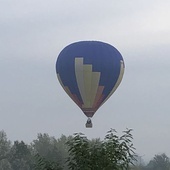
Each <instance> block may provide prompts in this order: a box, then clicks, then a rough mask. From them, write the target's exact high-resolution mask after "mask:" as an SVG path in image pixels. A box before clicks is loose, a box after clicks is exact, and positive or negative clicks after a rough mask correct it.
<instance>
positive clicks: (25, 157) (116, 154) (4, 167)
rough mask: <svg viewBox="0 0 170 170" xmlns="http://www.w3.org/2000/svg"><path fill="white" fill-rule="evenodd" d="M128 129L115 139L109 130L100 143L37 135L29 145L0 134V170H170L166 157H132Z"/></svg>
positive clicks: (79, 135) (133, 151)
mask: <svg viewBox="0 0 170 170" xmlns="http://www.w3.org/2000/svg"><path fill="white" fill-rule="evenodd" d="M132 140H133V137H132V134H131V130H128V129H127V130H125V131H124V132H123V135H122V136H120V137H119V136H118V135H117V132H116V131H115V130H113V129H111V130H110V131H108V133H107V134H106V136H105V139H104V140H100V139H92V140H88V139H87V137H86V136H84V135H83V134H81V133H79V134H74V135H73V136H68V137H66V136H65V135H61V137H60V138H58V139H56V138H55V137H51V136H49V135H48V134H46V133H44V134H41V133H40V134H38V135H37V139H35V140H33V141H32V142H31V143H30V144H26V143H25V142H24V141H14V142H13V143H12V142H11V141H10V140H9V139H8V138H7V135H6V133H5V132H4V131H0V170H104V169H105V170H112V169H117V170H170V160H169V157H168V156H167V155H166V154H161V155H155V157H154V158H153V159H152V160H151V161H150V162H149V163H148V164H147V165H144V164H143V163H142V162H141V157H140V156H137V155H136V154H135V148H134V146H133V143H132Z"/></svg>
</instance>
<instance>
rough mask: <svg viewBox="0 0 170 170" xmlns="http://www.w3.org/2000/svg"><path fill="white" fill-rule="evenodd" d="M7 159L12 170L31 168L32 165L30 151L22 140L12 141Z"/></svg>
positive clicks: (28, 169)
mask: <svg viewBox="0 0 170 170" xmlns="http://www.w3.org/2000/svg"><path fill="white" fill-rule="evenodd" d="M9 160H10V163H11V166H12V169H13V170H23V169H24V170H31V169H32V167H33V159H32V155H31V151H30V149H29V146H28V145H26V144H25V143H24V142H23V141H21V142H19V141H15V142H14V145H13V146H12V148H11V151H10V159H9Z"/></svg>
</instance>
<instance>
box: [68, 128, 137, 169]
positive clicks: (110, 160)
mask: <svg viewBox="0 0 170 170" xmlns="http://www.w3.org/2000/svg"><path fill="white" fill-rule="evenodd" d="M131 140H132V135H131V130H126V131H124V134H123V135H122V136H121V137H118V136H117V133H116V131H115V130H113V129H111V130H110V131H108V133H107V135H106V136H105V139H104V141H102V142H100V141H98V142H96V143H93V144H91V143H90V141H89V140H88V139H87V137H85V136H84V135H83V134H81V133H76V134H75V135H74V137H73V138H72V139H71V140H69V141H68V142H67V145H68V146H69V147H70V149H69V155H70V156H69V157H68V159H67V162H68V166H69V168H70V169H71V170H96V169H97V170H112V169H114V170H124V169H128V167H129V164H131V163H132V162H133V160H134V150H135V148H134V147H133V144H132V141H131Z"/></svg>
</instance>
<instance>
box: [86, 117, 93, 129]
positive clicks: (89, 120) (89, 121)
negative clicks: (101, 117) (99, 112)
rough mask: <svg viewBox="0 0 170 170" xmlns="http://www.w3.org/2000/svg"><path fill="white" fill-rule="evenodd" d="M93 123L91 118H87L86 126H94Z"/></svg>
mask: <svg viewBox="0 0 170 170" xmlns="http://www.w3.org/2000/svg"><path fill="white" fill-rule="evenodd" d="M92 126H93V124H92V121H91V119H90V118H88V119H87V122H86V128H92Z"/></svg>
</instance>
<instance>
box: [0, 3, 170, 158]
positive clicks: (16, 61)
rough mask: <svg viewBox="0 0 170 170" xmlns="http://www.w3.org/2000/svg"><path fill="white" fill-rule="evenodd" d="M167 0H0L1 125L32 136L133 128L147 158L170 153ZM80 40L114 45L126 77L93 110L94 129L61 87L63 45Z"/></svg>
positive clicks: (16, 135)
mask: <svg viewBox="0 0 170 170" xmlns="http://www.w3.org/2000/svg"><path fill="white" fill-rule="evenodd" d="M169 7H170V1H169V0H129V1H128V0H107V1H106V0H48V1H47V0H0V117H1V118H0V130H1V129H3V130H4V131H5V132H6V133H7V135H8V138H9V139H11V140H12V141H13V140H24V141H25V142H31V141H32V140H33V139H35V138H36V137H37V133H48V134H49V135H51V136H55V137H60V135H61V134H65V135H72V134H73V133H75V132H82V133H84V134H85V135H87V136H88V137H89V138H96V137H101V138H103V137H104V136H105V134H106V132H107V131H108V130H109V129H110V128H114V129H116V130H117V131H118V132H119V134H121V132H122V131H123V130H125V129H126V128H132V129H133V136H134V140H133V143H134V145H135V147H136V149H137V150H136V152H137V153H138V154H140V155H141V156H143V155H144V156H143V159H148V158H152V157H153V156H154V155H155V154H160V153H166V154H167V155H168V156H170V147H169V143H170V97H169V96H170V90H169V88H170V76H169V73H170V56H169V54H170V10H169ZM80 40H99V41H104V42H107V43H110V44H112V45H113V46H115V47H116V48H117V49H118V50H119V51H120V52H121V54H122V56H123V58H124V60H125V74H124V77H123V81H122V83H121V85H120V86H119V88H118V89H117V91H116V92H115V93H114V94H113V96H112V97H111V98H110V99H109V100H108V101H107V102H106V103H105V104H104V105H103V106H102V107H101V108H100V109H99V110H98V111H97V112H96V114H95V116H94V117H93V126H94V127H93V128H92V129H86V128H85V122H86V117H85V115H84V114H83V113H82V112H81V110H80V109H79V108H78V107H77V106H76V105H75V104H74V103H73V102H72V101H71V99H70V98H69V97H68V96H67V95H66V94H65V92H64V91H63V89H62V88H61V86H60V84H59V82H58V80H57V77H56V73H55V62H56V59H57V56H58V54H59V52H60V51H61V50H62V49H63V48H64V47H65V46H66V45H68V44H70V43H72V42H75V41H80Z"/></svg>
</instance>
